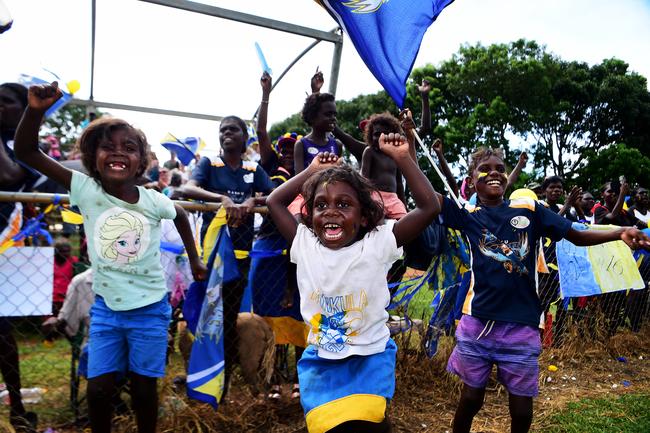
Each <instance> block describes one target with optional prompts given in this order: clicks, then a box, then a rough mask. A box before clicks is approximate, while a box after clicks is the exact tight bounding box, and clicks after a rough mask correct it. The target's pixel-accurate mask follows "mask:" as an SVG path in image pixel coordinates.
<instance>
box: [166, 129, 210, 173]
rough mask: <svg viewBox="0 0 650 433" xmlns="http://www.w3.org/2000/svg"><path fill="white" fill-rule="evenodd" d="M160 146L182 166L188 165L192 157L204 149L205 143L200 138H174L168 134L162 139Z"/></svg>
mask: <svg viewBox="0 0 650 433" xmlns="http://www.w3.org/2000/svg"><path fill="white" fill-rule="evenodd" d="M160 144H161V145H162V147H164V148H165V149H167V150H169V151H170V152H174V153H175V154H176V156H178V160H179V161H180V162H182V163H183V165H190V162H192V160H193V159H194V155H196V153H197V152H200V151H201V150H202V149H203V148H204V147H205V142H204V141H203V140H202V139H201V137H185V138H176V137H174V135H172V134H169V133H168V134H167V135H166V136H165V138H163V139H162V141H161V142H160Z"/></svg>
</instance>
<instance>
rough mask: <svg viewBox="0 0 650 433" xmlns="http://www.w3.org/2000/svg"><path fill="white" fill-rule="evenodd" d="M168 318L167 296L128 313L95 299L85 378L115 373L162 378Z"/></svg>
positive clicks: (98, 298) (91, 313) (91, 315)
mask: <svg viewBox="0 0 650 433" xmlns="http://www.w3.org/2000/svg"><path fill="white" fill-rule="evenodd" d="M170 318H171V306H170V305H169V300H168V299H167V296H165V297H164V298H163V299H162V300H161V301H158V302H156V303H154V304H151V305H147V306H145V307H141V308H136V309H135V310H128V311H113V310H111V309H110V308H108V307H107V306H106V304H105V303H104V299H102V297H101V296H96V297H95V303H94V304H93V306H92V308H91V310H90V336H89V339H88V378H89V379H91V378H93V377H97V376H101V375H103V374H106V373H115V372H121V373H125V374H126V373H127V372H133V373H137V374H140V375H142V376H148V377H163V376H164V375H165V360H166V355H167V333H168V328H169V321H170Z"/></svg>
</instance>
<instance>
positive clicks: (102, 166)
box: [95, 129, 144, 183]
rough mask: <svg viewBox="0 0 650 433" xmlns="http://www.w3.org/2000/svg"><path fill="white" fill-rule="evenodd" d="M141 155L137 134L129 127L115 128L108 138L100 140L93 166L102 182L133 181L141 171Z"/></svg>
mask: <svg viewBox="0 0 650 433" xmlns="http://www.w3.org/2000/svg"><path fill="white" fill-rule="evenodd" d="M143 156H144V155H143V154H142V149H141V146H140V145H139V144H138V136H137V134H136V133H135V132H134V131H132V130H129V129H117V130H115V131H113V132H112V133H111V134H110V138H109V139H107V140H106V139H103V140H102V141H100V143H99V146H98V147H97V153H96V154H95V159H96V164H95V166H96V168H97V171H98V172H99V176H100V179H101V180H102V182H114V183H120V182H127V181H133V180H134V179H135V178H136V177H137V176H138V175H139V173H140V172H141V171H142V170H141V169H142V167H141V166H142V158H143Z"/></svg>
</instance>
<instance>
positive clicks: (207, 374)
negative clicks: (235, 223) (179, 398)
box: [183, 226, 241, 409]
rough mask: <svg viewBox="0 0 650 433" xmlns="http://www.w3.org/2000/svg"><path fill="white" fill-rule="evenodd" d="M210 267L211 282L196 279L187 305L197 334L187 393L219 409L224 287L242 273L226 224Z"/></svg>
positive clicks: (189, 321)
mask: <svg viewBox="0 0 650 433" xmlns="http://www.w3.org/2000/svg"><path fill="white" fill-rule="evenodd" d="M208 269H210V276H209V278H208V280H207V282H206V281H202V282H195V283H193V284H192V285H191V286H190V288H189V290H188V295H187V298H186V300H185V304H184V306H183V315H184V316H185V318H186V320H187V326H188V329H189V330H190V331H191V332H192V333H193V334H194V344H193V345H192V352H191V353H190V362H189V367H188V371H187V395H188V397H191V398H194V399H196V400H199V401H202V402H205V403H209V404H211V405H212V406H213V407H214V408H215V409H216V408H217V406H218V404H219V400H220V399H221V395H222V394H223V386H224V367H225V363H224V345H223V329H224V327H223V298H222V287H223V284H224V283H228V282H230V281H233V280H235V279H237V278H240V277H241V274H240V273H239V268H238V267H237V260H236V259H235V252H234V249H233V245H232V241H231V240H230V235H229V233H228V229H227V227H226V226H222V227H221V230H220V231H219V235H218V236H217V241H216V247H215V248H214V249H213V250H212V254H211V255H210V259H209V260H208Z"/></svg>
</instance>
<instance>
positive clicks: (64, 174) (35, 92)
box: [14, 81, 72, 190]
mask: <svg viewBox="0 0 650 433" xmlns="http://www.w3.org/2000/svg"><path fill="white" fill-rule="evenodd" d="M61 95H62V93H61V90H60V89H59V86H58V83H57V82H56V81H55V82H53V83H52V84H43V85H39V86H31V87H30V88H29V92H28V94H27V109H26V110H25V113H24V114H23V118H22V119H21V120H20V123H19V124H18V129H17V130H16V136H15V142H14V152H16V158H18V159H20V160H21V161H23V162H24V163H26V164H28V165H29V166H31V167H33V168H35V169H36V170H38V171H40V172H41V173H43V174H44V175H45V176H47V177H49V178H51V179H52V180H54V181H55V182H57V183H58V184H60V185H62V186H63V187H64V188H65V189H67V190H69V189H70V182H71V180H72V171H71V170H69V169H67V168H65V167H64V166H62V165H61V164H59V163H58V162H57V161H55V160H54V159H52V158H50V157H49V156H47V155H46V154H44V153H43V152H42V151H41V150H40V148H39V147H38V130H39V128H40V126H41V122H42V121H43V116H44V115H45V112H46V111H47V109H48V108H50V107H51V106H52V105H53V104H54V103H55V102H56V101H57V100H58V99H59V98H60V97H61Z"/></svg>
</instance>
